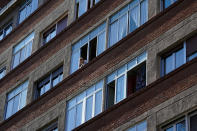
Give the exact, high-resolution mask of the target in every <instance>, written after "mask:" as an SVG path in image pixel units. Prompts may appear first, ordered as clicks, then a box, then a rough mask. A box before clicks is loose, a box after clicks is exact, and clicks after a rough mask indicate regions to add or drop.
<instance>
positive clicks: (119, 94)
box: [116, 75, 125, 103]
mask: <svg viewBox="0 0 197 131" xmlns="http://www.w3.org/2000/svg"><path fill="white" fill-rule="evenodd" d="M124 88H125V75H123V76H121V77H119V78H118V79H117V86H116V103H117V102H119V101H121V100H122V99H124Z"/></svg>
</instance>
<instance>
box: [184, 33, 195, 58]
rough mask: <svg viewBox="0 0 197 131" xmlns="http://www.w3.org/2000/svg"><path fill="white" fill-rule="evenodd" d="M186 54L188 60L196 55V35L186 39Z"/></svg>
mask: <svg viewBox="0 0 197 131" xmlns="http://www.w3.org/2000/svg"><path fill="white" fill-rule="evenodd" d="M186 47H187V48H186V55H187V60H188V61H190V60H192V59H194V58H195V57H197V35H194V36H193V37H191V38H190V39H188V40H186Z"/></svg>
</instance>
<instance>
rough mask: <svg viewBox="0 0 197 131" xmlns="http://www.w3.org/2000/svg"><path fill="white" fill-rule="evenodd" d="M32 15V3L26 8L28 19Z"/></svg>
mask: <svg viewBox="0 0 197 131" xmlns="http://www.w3.org/2000/svg"><path fill="white" fill-rule="evenodd" d="M30 14H31V3H30V4H28V5H27V6H26V17H28V16H29V15H30Z"/></svg>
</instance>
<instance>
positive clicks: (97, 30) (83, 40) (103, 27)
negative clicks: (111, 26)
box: [69, 21, 107, 74]
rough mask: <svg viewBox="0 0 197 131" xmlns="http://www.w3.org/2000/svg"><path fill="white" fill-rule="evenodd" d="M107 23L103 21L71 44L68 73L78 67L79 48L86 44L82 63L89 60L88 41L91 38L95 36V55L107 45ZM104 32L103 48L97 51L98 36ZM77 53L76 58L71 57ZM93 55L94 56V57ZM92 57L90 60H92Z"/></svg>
mask: <svg viewBox="0 0 197 131" xmlns="http://www.w3.org/2000/svg"><path fill="white" fill-rule="evenodd" d="M106 28H107V23H106V21H104V22H103V23H101V24H100V25H99V26H97V27H96V28H95V29H94V30H92V31H90V32H89V33H87V34H86V35H85V36H84V37H82V38H81V39H79V40H78V41H76V42H75V43H74V44H73V45H72V54H71V60H70V71H69V72H70V74H72V73H74V72H75V71H77V70H78V69H80V68H81V67H82V66H81V67H80V57H81V48H82V47H84V46H85V45H86V44H87V46H88V47H87V60H86V61H85V62H84V65H85V64H87V63H88V62H90V61H89V50H90V42H91V40H93V39H95V38H97V44H96V57H97V56H98V55H100V54H101V53H102V52H104V51H105V50H106V49H107V47H106V45H107V39H106V38H107V36H106V35H107V29H106ZM103 34H104V42H103V50H101V52H99V48H98V47H99V44H101V43H99V37H100V36H102V35H103ZM76 54H77V57H79V58H77V60H76V59H73V57H74V56H75V55H76ZM96 57H95V58H96ZM93 59H94V58H93ZM93 59H92V60H93ZM73 63H77V64H73Z"/></svg>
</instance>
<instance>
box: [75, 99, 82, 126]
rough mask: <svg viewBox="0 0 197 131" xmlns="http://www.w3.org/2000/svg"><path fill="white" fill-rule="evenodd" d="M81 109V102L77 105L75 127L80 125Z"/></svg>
mask: <svg viewBox="0 0 197 131" xmlns="http://www.w3.org/2000/svg"><path fill="white" fill-rule="evenodd" d="M82 108H83V102H81V103H80V104H78V105H77V116H76V126H79V125H81V123H82Z"/></svg>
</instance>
